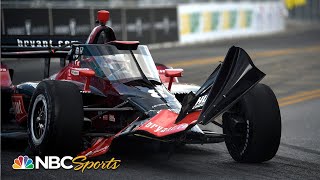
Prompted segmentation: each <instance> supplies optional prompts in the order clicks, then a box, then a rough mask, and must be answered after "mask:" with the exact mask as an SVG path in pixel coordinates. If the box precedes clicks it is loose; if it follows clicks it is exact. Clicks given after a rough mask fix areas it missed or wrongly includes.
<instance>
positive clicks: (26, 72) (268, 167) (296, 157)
mask: <svg viewBox="0 0 320 180" xmlns="http://www.w3.org/2000/svg"><path fill="white" fill-rule="evenodd" d="M288 29H289V30H288V31H286V32H284V33H278V34H275V35H269V36H265V37H258V38H249V39H234V40H227V41H221V42H216V43H210V44H202V45H196V46H195V45H190V46H185V47H176V48H171V49H155V50H152V51H151V53H152V54H153V58H154V59H155V61H156V62H161V63H165V64H169V65H171V66H173V67H176V68H179V67H182V68H184V70H185V73H184V77H183V78H182V79H181V81H182V82H188V83H196V84H199V85H201V83H202V82H204V80H205V79H206V77H207V76H208V75H209V74H210V73H211V72H212V70H213V69H214V68H215V67H216V66H217V64H218V61H222V60H223V57H224V55H225V54H226V52H227V50H228V48H229V47H230V46H231V45H236V46H240V47H242V48H244V49H245V50H246V51H247V52H248V53H249V54H250V55H251V56H252V58H253V60H254V63H255V64H256V66H257V67H258V68H260V69H261V70H262V71H263V72H265V73H266V74H267V76H266V77H265V79H264V80H263V81H262V82H263V83H265V84H268V85H269V86H271V88H272V89H273V90H274V91H275V94H276V96H277V98H278V101H279V104H280V106H281V116H282V139H281V145H280V148H279V151H278V153H277V155H276V156H275V157H274V158H273V159H272V160H271V161H268V162H265V163H261V164H245V163H236V162H234V161H233V160H232V158H231V157H230V155H229V154H228V151H227V149H226V147H225V144H224V143H220V144H210V145H187V146H184V147H181V148H178V149H176V150H175V152H174V153H173V154H172V155H171V156H170V157H169V156H168V154H167V153H166V152H165V151H160V152H155V151H154V150H153V149H152V148H150V147H148V146H143V147H129V148H128V147H124V148H123V150H122V151H121V152H118V153H111V154H108V155H106V156H101V157H99V158H98V160H101V161H103V160H109V159H110V158H111V157H115V158H116V159H120V160H121V161H122V162H121V165H120V167H119V168H118V169H117V170H92V169H91V170H86V171H84V173H81V172H78V171H77V172H76V171H73V170H63V169H59V170H43V169H42V170H13V169H12V168H11V165H12V164H13V160H14V158H16V157H17V156H18V155H24V150H25V142H24V141H17V140H14V141H13V142H12V141H11V142H10V143H8V142H7V141H2V153H1V171H2V172H1V176H2V178H3V179H102V178H103V179H184V180H185V179H320V118H319V117H320V111H319V110H320V90H319V89H320V59H319V57H320V36H319V32H320V25H306V26H305V25H303V26H300V25H292V26H290V27H289V28H288ZM6 63H7V64H8V65H9V66H10V67H11V68H14V69H15V73H16V74H15V79H14V82H15V83H18V82H21V81H27V80H29V81H30V80H40V79H41V77H42V69H41V68H42V67H43V62H42V61H39V60H28V61H26V60H23V59H21V60H15V61H7V62H6ZM52 67H53V71H54V70H55V69H58V62H53V64H52ZM204 128H208V129H216V128H215V127H213V126H209V127H204ZM217 130H219V129H217Z"/></svg>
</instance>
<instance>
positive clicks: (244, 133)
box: [225, 104, 250, 155]
mask: <svg viewBox="0 0 320 180" xmlns="http://www.w3.org/2000/svg"><path fill="white" fill-rule="evenodd" d="M226 120H227V122H228V125H227V127H226V129H225V130H226V133H227V134H228V135H229V136H228V138H229V140H230V142H231V146H232V147H231V148H232V149H233V150H235V151H236V152H238V153H239V154H240V155H243V154H244V152H245V150H246V148H247V146H248V143H249V135H250V121H249V120H248V119H247V117H246V114H245V110H244V108H242V107H241V105H240V104H236V105H235V106H234V107H233V108H232V110H231V111H229V112H227V114H226ZM231 121H232V122H237V125H235V126H232V125H231V124H230V122H231Z"/></svg>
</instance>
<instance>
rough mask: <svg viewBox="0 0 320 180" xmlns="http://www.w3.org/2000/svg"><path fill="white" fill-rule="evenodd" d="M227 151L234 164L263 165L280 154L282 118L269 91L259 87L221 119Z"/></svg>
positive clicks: (274, 97)
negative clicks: (235, 162)
mask: <svg viewBox="0 0 320 180" xmlns="http://www.w3.org/2000/svg"><path fill="white" fill-rule="evenodd" d="M222 118H223V132H224V134H226V138H225V143H226V146H227V149H228V151H229V153H230V155H231V156H232V158H233V159H234V160H235V161H238V162H252V163H258V162H264V161H268V160H270V159H272V158H273V157H274V156H275V154H276V153H277V151H278V148H279V144H280V139H281V116H280V109H279V105H278V101H277V99H276V96H275V95H274V93H273V91H272V90H271V88H270V87H268V86H267V85H264V84H257V85H256V86H255V87H253V88H252V89H251V90H250V91H249V92H248V93H247V94H246V95H245V96H243V98H242V99H241V100H240V101H239V102H238V103H237V104H236V105H235V106H233V107H232V108H231V109H230V111H228V112H226V113H224V114H223V116H222Z"/></svg>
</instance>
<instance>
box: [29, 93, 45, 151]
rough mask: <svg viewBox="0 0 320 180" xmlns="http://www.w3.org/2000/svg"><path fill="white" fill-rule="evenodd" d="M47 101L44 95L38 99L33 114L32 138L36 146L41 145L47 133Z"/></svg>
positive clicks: (34, 104)
mask: <svg viewBox="0 0 320 180" xmlns="http://www.w3.org/2000/svg"><path fill="white" fill-rule="evenodd" d="M47 115H48V109H47V101H46V98H45V97H44V95H42V94H40V95H38V96H37V97H36V99H35V101H34V103H33V107H32V113H31V123H30V125H31V127H30V130H31V136H32V141H33V143H34V144H35V145H39V144H41V142H42V141H43V138H44V136H45V133H46V128H47V123H48V116H47Z"/></svg>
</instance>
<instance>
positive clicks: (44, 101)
mask: <svg viewBox="0 0 320 180" xmlns="http://www.w3.org/2000/svg"><path fill="white" fill-rule="evenodd" d="M28 113H29V116H28V140H29V148H30V150H31V151H32V152H33V153H34V154H36V155H75V154H76V153H78V152H79V151H80V148H81V145H82V136H81V132H82V126H83V102H82V96H81V94H80V91H79V88H78V87H77V86H76V85H75V84H73V83H71V82H65V81H54V80H47V81H42V82H40V83H39V84H38V86H37V88H36V90H35V92H34V93H33V96H32V98H31V102H30V106H29V112H28Z"/></svg>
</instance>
